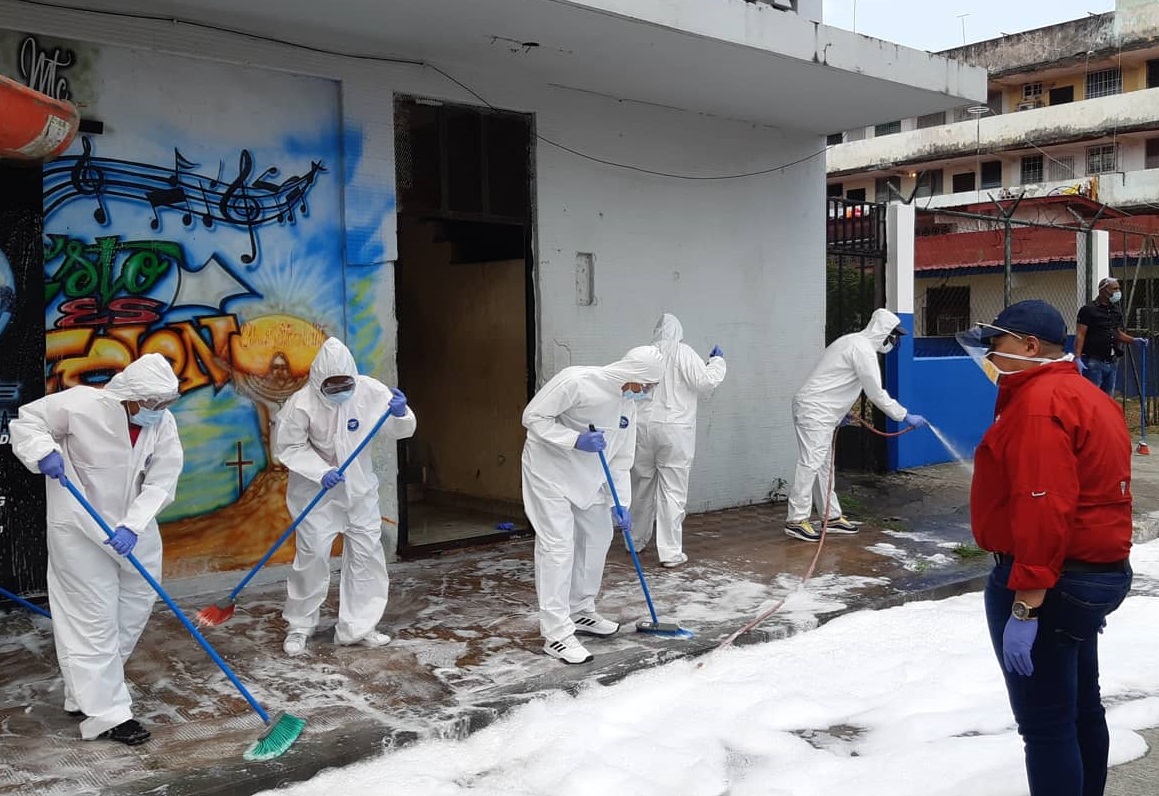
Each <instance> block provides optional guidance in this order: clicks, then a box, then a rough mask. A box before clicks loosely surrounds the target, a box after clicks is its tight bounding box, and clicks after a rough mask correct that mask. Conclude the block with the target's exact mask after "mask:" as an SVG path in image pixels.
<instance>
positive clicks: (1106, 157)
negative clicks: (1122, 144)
mask: <svg viewBox="0 0 1159 796" xmlns="http://www.w3.org/2000/svg"><path fill="white" fill-rule="evenodd" d="M1118 170H1119V147H1118V146H1117V145H1116V144H1101V145H1100V146H1091V147H1087V174H1107V173H1108V172H1112V171H1118Z"/></svg>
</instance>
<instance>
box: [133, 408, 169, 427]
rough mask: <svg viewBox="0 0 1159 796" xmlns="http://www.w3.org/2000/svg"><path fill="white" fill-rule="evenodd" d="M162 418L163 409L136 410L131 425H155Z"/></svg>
mask: <svg viewBox="0 0 1159 796" xmlns="http://www.w3.org/2000/svg"><path fill="white" fill-rule="evenodd" d="M164 417H165V410H164V409H138V410H137V414H135V415H133V418H132V419H133V425H136V426H141V427H145V426H155V425H157V424H158V423H160V422H161V420H162V418H164Z"/></svg>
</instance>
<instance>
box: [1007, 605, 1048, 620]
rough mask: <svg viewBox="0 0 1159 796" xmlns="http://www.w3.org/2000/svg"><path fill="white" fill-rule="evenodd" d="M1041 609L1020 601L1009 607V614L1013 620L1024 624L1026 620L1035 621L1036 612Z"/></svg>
mask: <svg viewBox="0 0 1159 796" xmlns="http://www.w3.org/2000/svg"><path fill="white" fill-rule="evenodd" d="M1041 607H1042V606H1037V607H1031V606H1030V605H1028V604H1027V603H1024V602H1022V601H1021V600H1015V601H1014V605H1012V606H1010V613H1011V615H1012V616H1013V617H1014V618H1015V619H1017V620H1019V621H1020V622H1025V621H1027V620H1028V619H1037V618H1038V611H1039V609H1041Z"/></svg>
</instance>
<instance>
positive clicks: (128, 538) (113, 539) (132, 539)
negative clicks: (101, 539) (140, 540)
mask: <svg viewBox="0 0 1159 796" xmlns="http://www.w3.org/2000/svg"><path fill="white" fill-rule="evenodd" d="M105 544H107V545H108V546H109V547H111V548H113V549H114V550H116V551H117V552H118V553H120V554H121V555H123V556H127V555H128V554H129V553H131V552H133V548H134V547H136V546H137V534H135V533H133V532H132V531H130V530H129V529H128V528H126V527H125V526H124V525H118V526H117V528H116V530H115V531H113V535H112V536H110V537H109V538H108V539H106V540H105Z"/></svg>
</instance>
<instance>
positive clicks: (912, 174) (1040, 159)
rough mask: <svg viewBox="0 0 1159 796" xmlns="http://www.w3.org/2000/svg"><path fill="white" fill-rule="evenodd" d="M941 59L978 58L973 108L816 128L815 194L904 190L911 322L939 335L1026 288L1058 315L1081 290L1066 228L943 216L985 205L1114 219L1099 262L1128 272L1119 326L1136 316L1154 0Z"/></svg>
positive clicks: (1039, 215) (1158, 74) (1155, 127)
mask: <svg viewBox="0 0 1159 796" xmlns="http://www.w3.org/2000/svg"><path fill="white" fill-rule="evenodd" d="M940 55H944V56H945V57H948V58H951V59H955V60H959V61H962V62H965V63H969V64H971V65H975V66H980V67H983V68H985V69H986V70H987V73H988V75H989V81H988V97H987V102H986V103H985V104H981V103H979V104H974V105H963V106H960V107H958V108H955V109H952V110H949V111H946V112H944V113H942V112H939V113H930V114H927V115H924V116H918V117H912V118H905V119H897V120H893V121H889V122H885V123H882V124H877V125H874V126H870V127H858V128H855V129H852V130H845V131H842V132H840V133H834V134H832V135H830V136H829V139H828V140H829V143H830V144H831V145H832V146H831V149H830V150H829V153H828V159H827V178H828V179H827V181H828V194H829V196H831V197H834V196H836V197H845V198H848V199H853V200H855V201H856V200H865V201H868V202H890V201H909V202H912V203H913V204H914V205H915V207H916V208H917V210H918V213H917V224H916V233H917V235H918V238H917V244H916V253H915V255H916V275H917V277H918V284H917V286H916V292H915V299H916V306H915V325H916V327H917V329H916V332H917V334H918V335H919V336H924V337H931V338H936V337H947V336H950V335H952V334H953V333H954V332H955V331H957V330H958V329H959V328H962V327H964V326H967V325H969V324H970V323H972V322H974V321H976V320H979V319H983V318H986V317H992V316H993V315H994V314H996V312H997V311H998V310H1000V309H1001V307H1002V306H1003V303H1004V302H1006V301H1018V300H1020V299H1023V298H1030V297H1043V298H1046V299H1047V300H1050V301H1052V302H1053V303H1056V304H1058V305H1059V307H1060V309H1062V310H1063V312H1064V314H1066V315H1068V316H1071V317H1072V318H1073V314H1074V311H1075V310H1077V306H1078V305H1079V303H1081V301H1082V300H1083V299H1084V295H1083V291H1082V290H1081V286H1080V289H1079V290H1077V291H1076V289H1075V269H1076V265H1078V264H1079V263H1080V262H1081V261H1082V260H1083V259H1084V257H1085V256H1086V255H1085V253H1084V252H1083V251H1081V250H1076V244H1075V239H1074V235H1073V234H1071V233H1067V232H1063V231H1061V230H1052V229H1046V228H1042V227H1022V226H1018V225H1017V224H1016V225H1015V226H1014V228H1013V230H1012V243H1011V245H1010V246H1009V247H1007V246H1006V242H1005V239H1004V230H1002V229H1000V228H998V227H997V226H996V225H994V224H990V223H987V222H977V221H973V220H970V219H967V218H963V217H961V216H956V215H951V214H950V213H947V212H945V211H957V212H963V211H965V212H978V213H988V214H999V212H1000V211H999V207H998V206H997V205H996V201H997V202H999V203H1001V204H1002V206H1003V211H1009V210H1013V216H1012V217H1013V218H1014V219H1016V220H1017V221H1028V222H1033V223H1037V224H1052V223H1053V224H1064V223H1065V224H1071V225H1075V224H1079V223H1080V222H1081V223H1085V224H1094V226H1096V227H1099V228H1104V229H1110V230H1113V232H1112V234H1111V236H1110V256H1111V265H1112V269H1113V271H1114V272H1115V273H1116V274H1117V275H1118V274H1124V275H1126V276H1138V277H1139V278H1140V279H1141V280H1142V281H1140V287H1141V290H1140V292H1139V295H1138V301H1136V302H1135V306H1134V307H1132V309H1133V310H1135V316H1134V317H1129V322H1132V323H1138V325H1141V326H1150V325H1151V323H1150V319H1151V317H1152V316H1153V315H1154V314H1155V313H1154V312H1153V309H1152V308H1153V307H1154V305H1155V303H1156V302H1155V301H1154V300H1152V299H1151V297H1152V295H1153V294H1155V293H1156V291H1155V290H1153V289H1152V287H1153V286H1152V285H1151V284H1150V283H1149V282H1148V281H1147V280H1148V279H1149V278H1151V277H1159V271H1156V273H1154V274H1151V273H1150V272H1151V271H1152V270H1154V268H1153V267H1152V266H1151V265H1150V262H1151V259H1152V258H1151V256H1150V255H1151V253H1152V252H1153V249H1154V246H1153V244H1152V243H1151V234H1152V233H1153V232H1155V231H1157V230H1159V3H1155V2H1151V1H1150V0H1118V2H1117V3H1116V8H1115V10H1114V11H1112V12H1109V13H1106V14H1097V15H1096V14H1092V15H1089V16H1087V17H1084V18H1082V19H1076V20H1072V21H1069V22H1065V23H1061V24H1058V25H1051V26H1049V27H1044V28H1039V29H1037V30H1031V31H1027V32H1023V33H1015V34H1011V35H1005V36H1002V37H1000V38H997V39H992V40H989V41H983V42H979V43H976V44H972V45H969V46H965V47H960V48H955V49H952V50H947V51H945V52H943V53H940ZM1016 202H1017V207H1016V208H1015V207H1014V205H1015V203H1016ZM1104 205H1105V207H1104ZM1127 230H1130V231H1131V232H1130V233H1129V234H1128V233H1127V232H1126V231H1127ZM1120 233H1123V234H1120ZM1080 248H1081V247H1080ZM1008 249H1009V251H1008ZM1007 258H1009V259H1010V261H1011V268H1010V274H1009V275H1008V274H1007V271H1006V260H1007ZM1144 305H1146V306H1144ZM934 348H935V349H936V345H935V346H934ZM919 350H920V349H919Z"/></svg>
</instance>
